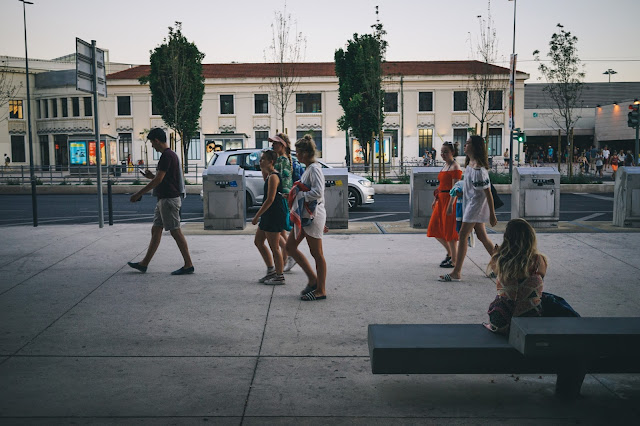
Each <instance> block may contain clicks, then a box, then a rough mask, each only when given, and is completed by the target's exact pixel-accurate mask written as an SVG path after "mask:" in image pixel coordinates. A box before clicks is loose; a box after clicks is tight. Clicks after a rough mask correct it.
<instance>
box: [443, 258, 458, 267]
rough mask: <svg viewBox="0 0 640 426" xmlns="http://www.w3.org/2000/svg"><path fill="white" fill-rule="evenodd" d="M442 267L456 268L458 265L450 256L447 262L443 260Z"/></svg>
mask: <svg viewBox="0 0 640 426" xmlns="http://www.w3.org/2000/svg"><path fill="white" fill-rule="evenodd" d="M440 267H441V268H455V267H456V265H454V264H453V262H452V261H451V258H449V260H447V261H446V262H442V263H441V264H440Z"/></svg>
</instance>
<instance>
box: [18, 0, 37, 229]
mask: <svg viewBox="0 0 640 426" xmlns="http://www.w3.org/2000/svg"><path fill="white" fill-rule="evenodd" d="M18 1H20V2H22V17H23V20H24V61H25V74H26V78H27V127H28V131H29V176H30V178H31V207H32V211H33V226H34V227H35V226H38V202H37V200H36V176H35V172H34V169H33V138H32V136H31V92H30V90H29V53H28V52H27V7H26V5H28V4H33V3H32V2H30V1H26V0H18Z"/></svg>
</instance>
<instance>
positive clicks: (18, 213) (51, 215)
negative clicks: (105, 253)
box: [0, 194, 613, 227]
mask: <svg viewBox="0 0 640 426" xmlns="http://www.w3.org/2000/svg"><path fill="white" fill-rule="evenodd" d="M500 197H501V198H502V200H503V201H504V203H505V205H504V206H503V207H502V208H500V209H498V211H497V215H498V220H501V221H504V220H508V219H509V218H510V207H509V206H510V205H511V195H510V194H501V195H500ZM154 206H155V199H154V198H152V197H151V196H150V195H145V196H144V197H143V199H142V200H141V201H140V202H138V203H130V202H129V196H128V195H125V194H115V195H114V196H113V221H114V223H150V222H151V220H152V219H153V209H154ZM104 209H105V224H106V223H108V216H107V199H106V196H105V198H104ZM256 211H257V208H251V209H249V212H248V213H247V220H248V221H249V220H251V218H252V217H253V215H254V214H255V212H256ZM202 215H203V213H202V202H201V201H200V197H199V196H197V195H191V196H188V197H187V198H186V200H185V201H184V203H183V207H182V220H183V221H185V222H192V221H195V222H201V221H202V220H203V218H202ZM97 216H98V201H97V198H96V196H95V195H39V196H38V223H39V225H56V224H65V225H68V224H80V223H95V224H97V223H98V217H97ZM401 220H407V221H408V220H409V196H408V195H407V194H398V195H390V194H384V195H383V194H378V195H376V202H375V203H374V204H372V205H367V206H362V207H358V208H356V209H355V210H353V211H352V212H350V214H349V221H350V222H355V221H371V222H391V221H401ZM560 220H562V221H573V220H597V221H611V220H613V194H562V196H561V197H560ZM31 224H32V218H31V196H30V195H0V227H4V226H18V225H31Z"/></svg>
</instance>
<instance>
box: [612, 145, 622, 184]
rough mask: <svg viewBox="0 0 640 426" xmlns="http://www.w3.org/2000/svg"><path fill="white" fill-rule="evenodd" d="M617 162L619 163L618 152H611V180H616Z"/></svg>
mask: <svg viewBox="0 0 640 426" xmlns="http://www.w3.org/2000/svg"><path fill="white" fill-rule="evenodd" d="M618 161H620V159H619V157H618V151H613V154H612V155H611V158H610V162H611V170H613V173H612V174H611V179H613V180H616V173H617V172H618Z"/></svg>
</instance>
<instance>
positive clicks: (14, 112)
mask: <svg viewBox="0 0 640 426" xmlns="http://www.w3.org/2000/svg"><path fill="white" fill-rule="evenodd" d="M5 117H6V116H5ZM9 118H16V119H23V118H24V117H23V116H22V100H21V99H11V100H10V101H9Z"/></svg>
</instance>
